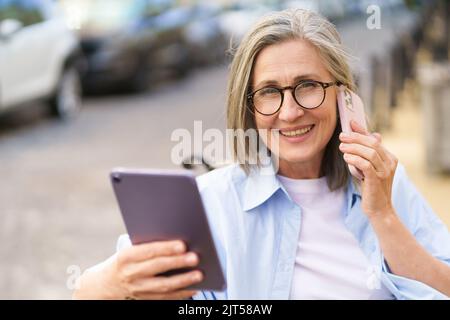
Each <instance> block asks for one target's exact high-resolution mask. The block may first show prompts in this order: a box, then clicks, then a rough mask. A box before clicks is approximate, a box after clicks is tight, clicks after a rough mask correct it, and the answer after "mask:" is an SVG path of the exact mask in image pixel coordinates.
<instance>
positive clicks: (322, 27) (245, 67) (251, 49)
mask: <svg viewBox="0 0 450 320" xmlns="http://www.w3.org/2000/svg"><path fill="white" fill-rule="evenodd" d="M291 39H303V40H307V41H309V42H310V43H311V44H312V45H314V46H315V47H316V48H317V49H318V52H319V55H320V56H321V58H322V60H323V62H324V64H325V66H326V68H327V70H328V71H329V73H330V74H331V76H332V77H333V78H334V80H335V81H338V82H340V83H342V84H344V85H346V86H347V87H348V88H349V89H351V90H355V83H354V79H353V75H352V73H351V71H350V67H349V64H348V60H349V58H350V55H349V54H348V53H347V52H346V50H345V48H344V46H343V45H342V42H341V39H340V36H339V34H338V32H337V30H336V28H335V26H334V25H333V24H332V23H331V22H329V21H328V20H327V19H325V18H324V17H322V16H321V15H319V14H318V13H314V12H311V11H308V10H303V9H288V10H284V11H279V12H273V13H271V14H269V15H266V16H264V17H262V18H261V19H260V20H259V21H258V22H257V23H256V24H255V25H254V26H253V28H252V29H251V30H250V31H249V32H248V33H247V34H246V36H245V37H244V38H243V40H242V42H241V43H240V45H239V47H238V48H237V50H236V51H235V53H234V57H233V61H232V63H231V70H230V76H229V80H228V92H227V127H228V128H229V129H233V130H237V129H242V130H247V129H256V124H255V120H254V114H253V113H252V112H251V111H250V108H249V106H248V103H249V102H248V99H247V95H248V93H249V90H250V86H251V83H250V82H251V75H252V70H253V66H254V63H255V59H256V57H257V55H258V53H259V52H260V51H261V50H262V49H263V48H265V47H267V46H270V45H272V44H276V43H280V42H283V41H286V40H291ZM336 112H338V111H337V108H336ZM340 132H341V125H340V122H339V117H338V122H337V125H336V128H335V130H334V133H333V135H332V137H331V139H330V141H329V142H328V144H327V147H326V150H325V154H324V158H323V159H322V168H321V171H322V173H323V174H325V175H326V177H327V183H328V186H329V188H330V190H335V189H338V188H340V187H343V186H346V184H347V182H348V179H349V170H348V167H347V165H346V163H345V161H344V160H343V157H342V153H341V152H340V150H339V148H338V146H339V138H338V136H339V133H340ZM239 139H240V137H239V136H237V137H235V138H234V141H233V156H234V159H235V160H237V161H238V162H239V163H240V164H241V167H242V168H243V169H244V171H245V172H246V173H247V174H248V173H249V171H250V169H251V165H250V164H249V163H248V162H247V159H249V158H251V157H253V156H254V155H251V154H249V153H250V151H251V150H250V148H249V147H248V144H246V142H245V141H240V140H239ZM239 148H241V149H242V148H243V149H244V150H239Z"/></svg>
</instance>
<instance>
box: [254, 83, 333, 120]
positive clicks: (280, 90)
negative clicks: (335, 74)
mask: <svg viewBox="0 0 450 320" xmlns="http://www.w3.org/2000/svg"><path fill="white" fill-rule="evenodd" d="M305 82H314V83H318V84H320V86H321V87H322V89H323V99H322V101H321V102H320V103H319V104H318V105H317V106H316V107H314V108H306V107H304V106H302V105H301V104H300V103H299V102H298V101H297V98H296V97H295V94H294V92H295V89H297V87H298V86H300V85H301V84H304V83H305ZM340 84H341V83H340V82H339V81H333V82H322V81H318V80H302V81H300V82H299V83H297V84H296V85H295V86H286V87H281V88H278V87H272V86H266V87H263V88H260V89H258V90H255V91H253V92H251V93H249V94H247V99H248V100H249V102H250V103H251V105H252V106H253V109H254V110H256V112H258V113H259V114H262V115H263V116H272V115H274V114H276V113H277V112H279V111H280V109H281V107H282V106H283V102H284V91H285V90H288V89H289V90H290V91H291V94H292V97H293V98H294V101H295V103H297V105H298V106H299V107H301V108H303V109H306V110H313V109H317V108H318V107H320V106H321V105H322V104H323V102H324V101H325V98H326V96H327V90H326V89H327V88H329V87H331V86H334V85H340ZM267 88H272V89H275V90H277V91H278V92H279V93H280V95H281V102H280V106H279V107H278V108H277V110H276V111H274V112H273V113H262V112H260V111H259V110H258V109H256V107H255V104H254V101H253V97H254V96H255V94H256V93H257V92H258V91H261V90H263V89H267ZM250 111H252V112H253V110H252V109H250Z"/></svg>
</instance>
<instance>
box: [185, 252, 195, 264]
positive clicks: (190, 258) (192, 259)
mask: <svg viewBox="0 0 450 320" xmlns="http://www.w3.org/2000/svg"><path fill="white" fill-rule="evenodd" d="M186 262H187V263H196V262H197V255H196V254H195V253H192V252H191V253H189V254H188V255H187V256H186Z"/></svg>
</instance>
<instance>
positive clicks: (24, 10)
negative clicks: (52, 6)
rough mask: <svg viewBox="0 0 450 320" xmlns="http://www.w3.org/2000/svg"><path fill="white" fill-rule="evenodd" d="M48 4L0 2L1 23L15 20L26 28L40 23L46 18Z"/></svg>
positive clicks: (22, 0) (19, 0)
mask: <svg viewBox="0 0 450 320" xmlns="http://www.w3.org/2000/svg"><path fill="white" fill-rule="evenodd" d="M48 4H49V2H48V1H46V0H0V21H1V20H4V19H15V20H18V21H20V22H22V23H23V25H24V26H29V25H32V24H36V23H40V22H42V21H44V20H45V18H46V9H47V8H48ZM46 5H47V6H46Z"/></svg>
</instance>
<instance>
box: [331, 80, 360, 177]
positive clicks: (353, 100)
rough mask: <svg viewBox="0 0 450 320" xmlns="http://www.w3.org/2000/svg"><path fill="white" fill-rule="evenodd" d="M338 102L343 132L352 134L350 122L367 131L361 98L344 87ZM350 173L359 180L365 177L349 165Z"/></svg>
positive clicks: (341, 87) (340, 88)
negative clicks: (354, 122)
mask: <svg viewBox="0 0 450 320" xmlns="http://www.w3.org/2000/svg"><path fill="white" fill-rule="evenodd" d="M337 102H338V109H339V117H340V120H341V127H342V132H345V133H349V132H352V128H351V126H350V121H351V120H354V121H356V122H357V123H358V124H359V125H360V126H362V127H363V128H364V129H366V131H367V123H366V115H365V113H364V104H363V102H362V100H361V98H360V97H359V96H358V95H357V94H356V93H354V92H353V91H351V90H350V89H348V88H347V87H346V86H344V85H340V86H339V87H338V94H337ZM348 168H349V170H350V173H351V174H352V175H353V176H354V177H356V178H357V179H359V180H363V179H364V175H363V173H362V171H361V170H359V169H357V168H356V167H354V166H353V165H350V164H349V165H348Z"/></svg>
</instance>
